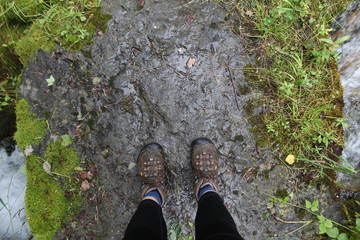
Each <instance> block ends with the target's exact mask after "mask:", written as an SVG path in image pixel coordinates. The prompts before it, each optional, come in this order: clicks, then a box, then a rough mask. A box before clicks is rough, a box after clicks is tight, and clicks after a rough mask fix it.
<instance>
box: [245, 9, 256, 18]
mask: <svg viewBox="0 0 360 240" xmlns="http://www.w3.org/2000/svg"><path fill="white" fill-rule="evenodd" d="M245 14H246V15H248V16H249V17H251V16H252V15H254V13H253V12H252V11H250V10H247V11H246V12H245Z"/></svg>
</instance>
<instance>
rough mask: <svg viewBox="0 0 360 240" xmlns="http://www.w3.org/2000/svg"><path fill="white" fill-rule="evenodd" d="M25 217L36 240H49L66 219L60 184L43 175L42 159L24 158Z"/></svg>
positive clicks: (65, 207)
mask: <svg viewBox="0 0 360 240" xmlns="http://www.w3.org/2000/svg"><path fill="white" fill-rule="evenodd" d="M26 171H27V187H26V195H25V205H26V215H27V219H28V223H29V226H30V229H31V232H32V234H33V235H34V236H35V238H36V239H51V237H52V236H53V235H54V234H55V233H56V232H57V231H58V230H59V228H60V227H61V222H62V220H63V219H65V217H66V210H67V200H66V198H65V196H64V192H63V191H62V188H61V184H60V183H59V182H57V181H56V180H55V179H54V178H53V177H52V176H49V175H48V174H46V173H45V171H44V169H43V167H42V159H41V158H40V157H37V156H29V157H27V158H26Z"/></svg>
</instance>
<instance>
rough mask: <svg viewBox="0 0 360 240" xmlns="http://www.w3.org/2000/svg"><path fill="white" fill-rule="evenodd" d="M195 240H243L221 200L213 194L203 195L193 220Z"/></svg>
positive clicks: (217, 195)
mask: <svg viewBox="0 0 360 240" xmlns="http://www.w3.org/2000/svg"><path fill="white" fill-rule="evenodd" d="M195 232H196V240H243V238H242V237H241V236H240V234H239V232H238V231H237V229H236V225H235V222H234V219H233V218H232V216H231V215H230V213H229V211H228V210H227V209H226V207H225V205H224V203H223V200H222V199H221V197H220V196H219V194H217V193H215V192H207V193H205V194H204V195H203V196H202V197H201V199H200V201H199V207H198V211H197V214H196V218H195Z"/></svg>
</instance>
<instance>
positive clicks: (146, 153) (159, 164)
mask: <svg viewBox="0 0 360 240" xmlns="http://www.w3.org/2000/svg"><path fill="white" fill-rule="evenodd" d="M137 163H138V173H139V176H140V177H141V180H142V190H141V193H140V196H141V199H143V197H144V195H145V194H147V193H149V192H151V191H152V190H157V191H158V192H159V194H160V196H161V198H162V204H161V205H162V206H163V205H164V203H165V193H164V190H163V187H162V186H163V184H164V181H165V156H164V151H163V148H162V147H161V145H160V144H158V143H149V144H147V145H145V146H144V147H143V149H142V150H141V152H140V154H139V157H138V160H137Z"/></svg>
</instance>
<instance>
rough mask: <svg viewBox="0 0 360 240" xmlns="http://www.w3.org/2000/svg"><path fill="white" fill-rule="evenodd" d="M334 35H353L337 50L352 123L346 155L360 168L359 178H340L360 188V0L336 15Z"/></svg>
mask: <svg viewBox="0 0 360 240" xmlns="http://www.w3.org/2000/svg"><path fill="white" fill-rule="evenodd" d="M337 22H338V23H339V24H340V26H341V27H339V25H338V23H336V24H335V25H336V26H335V27H336V28H337V30H336V31H335V33H334V34H333V38H335V39H338V38H340V37H342V36H346V35H350V36H351V38H350V39H349V40H348V41H346V42H345V43H344V44H343V45H342V47H341V48H339V49H338V53H339V54H340V58H339V59H338V65H339V73H340V77H341V83H342V85H343V88H344V104H345V105H344V116H345V118H346V119H347V122H348V123H349V126H348V127H346V128H345V149H344V151H343V158H344V159H347V160H348V161H349V162H350V163H351V165H352V166H353V167H354V168H355V169H356V170H357V171H358V172H357V177H349V176H348V175H345V174H339V177H338V181H339V182H340V184H342V185H344V187H345V189H348V190H351V191H354V192H357V191H360V178H359V170H360V1H359V0H357V1H354V2H352V3H351V4H350V5H349V7H348V9H347V10H346V11H345V12H344V13H343V14H341V15H340V16H339V17H338V18H337Z"/></svg>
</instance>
